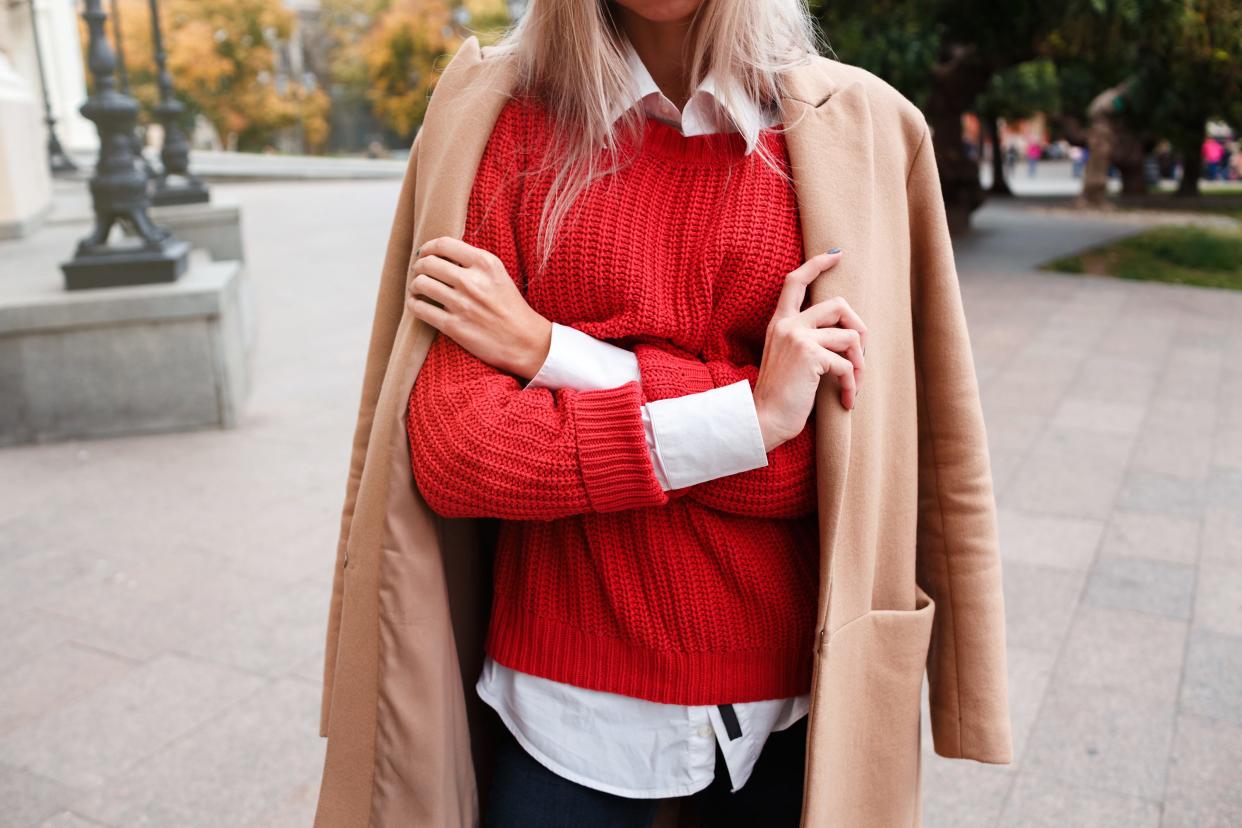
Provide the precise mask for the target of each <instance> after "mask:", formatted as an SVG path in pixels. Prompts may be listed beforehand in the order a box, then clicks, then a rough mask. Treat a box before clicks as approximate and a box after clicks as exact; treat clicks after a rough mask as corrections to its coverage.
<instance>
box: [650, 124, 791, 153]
mask: <svg viewBox="0 0 1242 828" xmlns="http://www.w3.org/2000/svg"><path fill="white" fill-rule="evenodd" d="M777 126H778V127H779V126H780V125H779V124H778V125H777ZM782 138H783V135H782V133H779V132H774V131H773V130H770V129H765V130H762V131H761V132H760V133H759V143H760V144H766V145H767V146H768V148H769V150H774V149H775V148H776V145H777V144H778V142H779V141H780V140H781V139H782ZM640 140H641V141H642V146H641V147H640V148H636V149H638V151H640V152H642V153H645V154H651V155H655V156H659V157H660V158H663V159H665V160H668V161H672V162H674V163H683V164H738V163H741V162H743V161H745V160H746V159H747V158H749V157H750V156H748V155H747V154H746V139H745V137H743V135H742V134H741V133H740V132H713V133H707V134H704V135H689V136H687V135H683V134H682V132H681V130H680V129H678V128H677V127H675V126H672V125H671V124H668V123H665V122H664V121H661V120H659V119H657V118H652V117H650V116H648V117H646V118H644V119H643V130H642V137H641V139H640ZM757 151H758V147H757V146H756V148H755V150H752V152H751V155H755V154H756V152H757Z"/></svg>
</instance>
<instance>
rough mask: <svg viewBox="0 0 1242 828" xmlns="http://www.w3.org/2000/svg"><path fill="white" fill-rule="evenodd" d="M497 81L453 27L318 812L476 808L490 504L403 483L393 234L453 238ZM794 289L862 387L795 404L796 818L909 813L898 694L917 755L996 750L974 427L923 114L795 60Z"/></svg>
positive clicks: (791, 95) (360, 816) (497, 70)
mask: <svg viewBox="0 0 1242 828" xmlns="http://www.w3.org/2000/svg"><path fill="white" fill-rule="evenodd" d="M514 81H515V77H514V73H513V70H512V66H511V64H510V63H509V62H508V61H507V60H505V59H503V58H499V57H496V58H489V57H488V55H487V50H482V49H480V47H479V44H478V41H477V39H476V38H474V37H471V38H469V39H468V40H467V41H466V42H465V43H464V44H463V45H462V46H461V47H460V49H459V50H458V52H457V53H456V54H455V55H454V57H453V60H452V61H451V62H450V63H449V65H448V67H447V68H446V69H445V71H444V74H443V75H442V77H441V78H440V80H439V82H438V84H437V87H436V90H435V93H434V94H433V96H432V100H431V104H430V107H429V109H428V112H427V116H426V119H425V121H424V125H423V128H422V130H421V131H420V132H419V134H418V137H417V138H416V140H415V142H414V146H413V148H412V151H411V155H410V160H409V165H408V167H407V170H406V175H405V179H404V181H403V184H402V188H401V192H400V195H399V197H398V204H397V209H396V214H395V216H394V220H393V224H392V228H391V232H390V236H389V244H388V248H387V251H386V254H385V260H384V266H383V270H382V273H381V279H380V287H379V295H378V297H377V302H376V313H375V319H374V323H373V328H372V336H371V342H370V347H369V350H368V356H367V365H366V371H365V374H364V378H363V389H362V399H361V404H360V407H359V416H358V425H357V428H356V430H355V435H354V448H353V454H352V458H351V464H350V469H349V475H348V482H347V486H346V497H345V506H344V509H343V510H342V522H341V533H340V538H339V542H338V549H337V555H336V566H335V570H334V578H333V590H332V599H331V605H330V610H329V618H328V632H327V648H326V654H325V664H324V692H323V705H322V711H321V721H320V733H321V735H323V736H326V737H327V739H328V743H327V753H326V757H325V762H324V775H323V783H322V786H321V789H320V796H319V805H318V810H317V813H316V821H315V824H316V826H320V828H338V826H339V827H340V828H345V827H346V826H351V827H352V826H358V827H359V828H361V826H379V827H380V828H387V827H388V826H411V825H413V826H435V828H441V826H459V825H460V826H473V825H476V824H477V822H478V819H479V807H480V789H481V786H482V784H483V783H485V781H486V773H487V768H488V761H487V760H488V758H489V756H490V746H491V741H492V736H493V734H492V733H490V732H489V731H488V729H487V727H486V726H485V724H484V723H485V722H486V721H488V719H487V717H485V716H483V715H482V713H483V709H482V707H481V702H480V701H479V700H478V698H477V696H476V694H474V693H473V692H472V689H471V688H472V687H473V682H474V679H475V677H477V675H478V671H479V667H480V665H481V663H482V658H483V647H482V642H483V637H484V633H485V632H486V625H487V614H488V611H489V609H490V601H491V592H490V589H491V576H490V571H491V570H490V560H491V549H492V540H493V536H494V533H493V531H492V530H493V529H494V522H493V521H489V520H484V519H477V520H448V519H444V518H440V517H439V516H437V515H435V514H434V513H432V512H431V511H430V509H429V508H428V507H427V506H426V504H425V503H424V502H423V500H422V499H421V497H420V496H419V494H418V490H417V487H416V485H415V484H414V481H413V477H412V474H411V472H410V464H409V455H408V452H409V446H408V444H407V438H406V433H405V428H404V416H403V414H404V408H405V404H406V402H407V400H408V397H409V392H410V389H411V388H412V386H413V383H414V380H415V377H416V376H417V373H418V369H419V367H420V366H421V364H422V361H423V358H424V357H425V356H426V353H427V348H428V346H429V345H430V343H431V340H432V338H433V336H434V335H435V331H434V330H432V329H430V328H429V327H427V326H426V325H424V324H422V323H420V322H418V321H417V320H415V319H413V318H412V317H411V316H409V315H408V314H406V313H405V312H404V295H405V290H406V284H407V280H408V278H409V265H410V262H411V260H412V254H413V250H414V248H415V247H416V246H417V245H418V244H421V243H422V242H423V241H426V240H428V239H431V238H434V237H436V236H441V235H449V236H455V237H458V238H460V237H461V235H462V232H463V230H464V227H465V219H466V205H467V201H468V197H469V193H470V188H471V186H472V184H473V180H474V174H475V171H476V170H477V167H478V163H479V159H480V158H481V156H482V153H483V149H484V147H485V145H486V141H487V138H488V136H489V135H490V133H491V129H492V126H493V125H494V123H495V121H496V118H497V117H498V115H499V113H500V110H501V108H502V107H503V105H504V103H505V101H506V96H507V93H508V92H509V90H510V89H512V87H513V84H514ZM781 103H782V107H783V114H784V121H785V123H786V124H788V125H790V130H789V132H788V134H787V136H786V141H787V147H788V151H789V155H790V161H791V165H792V169H793V176H794V184H795V189H796V192H797V198H798V206H799V213H800V219H801V224H802V232H803V238H804V246H805V250H806V253H807V256H808V257H809V256H810V255H813V254H814V253H816V252H819V251H821V250H824V249H826V248H827V247H831V246H833V245H838V246H840V247H842V248H844V249H845V251H846V253H845V256H844V258H843V260H842V262H841V263H840V264H839V265H838V266H837V267H835V268H834V269H832V270H831V271H828V272H826V273H825V274H824V275H823V276H821V277H820V279H819V280H817V281H816V282H815V283H814V284H813V285H812V288H811V297H812V299H813V300H816V301H818V300H821V299H824V298H827V297H830V296H836V295H840V296H844V297H845V298H846V299H847V300H848V301H849V302H850V304H851V305H852V306H853V307H854V308H856V309H857V310H858V311H859V313H860V314H861V316H862V317H863V318H864V319H865V320H867V323H868V327H869V344H868V353H867V362H868V367H867V370H868V381H867V383H866V386H865V390H864V393H863V394H862V396H861V397H860V400H859V404H858V406H856V408H855V409H854V410H853V411H852V412H847V411H845V410H844V409H843V408H841V406H840V405H839V404H838V403H837V402H836V392H835V390H833V389H831V388H829V387H828V386H829V384H828V383H825V386H824V388H823V389H822V390H821V396H820V399H819V400H818V402H817V405H816V416H815V424H814V427H815V428H816V441H817V447H816V451H817V484H818V488H819V516H820V545H821V578H820V597H819V623H818V626H817V631H818V635H817V637H816V641H815V645H814V654H813V657H814V663H815V667H814V679H813V688H812V706H811V713H810V729H809V742H808V749H807V776H806V783H807V784H806V796H805V799H804V810H803V825H804V826H837V825H840V826H847V825H848V826H852V825H868V826H889V825H893V826H903V827H904V826H917V825H919V824H920V823H921V807H920V772H919V770H920V769H919V756H920V715H921V714H920V693H921V687H922V682H923V675H924V673H925V672H926V674H927V676H928V679H929V689H930V697H931V711H932V721H931V725H932V733H933V737H934V746H935V750H936V751H937V752H938V753H940V754H942V755H945V756H954V757H960V758H970V759H975V760H978V761H984V762H1001V763H1003V762H1008V761H1010V758H1011V747H1010V733H1009V719H1008V710H1007V701H1006V681H1005V658H1004V614H1003V603H1002V599H1001V593H1000V583H1001V582H1000V569H999V555H998V552H997V546H996V531H995V507H994V501H993V499H992V488H991V476H990V470H989V467H988V458H987V447H986V435H985V433H984V428H983V421H982V414H981V410H980V406H979V398H978V389H977V387H976V384H975V378H974V369H973V363H972V362H971V355H970V347H969V340H968V338H967V335H966V328H965V318H964V315H963V314H962V308H961V300H960V294H959V292H958V287H957V280H956V273H955V271H954V269H953V261H952V249H951V247H949V245H948V234H947V226H946V225H945V223H944V213H943V206H942V204H941V203H940V201H939V196H940V193H939V183H938V179H937V177H936V170H935V162H934V158H932V156H931V149H930V141H928V140H926V125H925V122H924V121H923V119H922V116H921V114H919V113H918V111H917V109H915V108H914V107H913V106H912V105H910V104H909V102H908V101H906V100H905V99H904V98H902V97H901V96H900V95H898V94H897V93H896V92H895V91H894V90H892V89H891V87H888V86H887V85H886V84H883V82H882V81H879V80H878V79H877V78H875V77H874V76H872V75H869V74H867V73H865V72H863V71H862V70H858V69H855V68H853V67H848V66H845V65H843V64H839V63H836V62H833V61H829V60H827V59H824V58H816V59H814V60H812V61H811V62H810V63H808V64H807V65H806V66H804V67H800V68H799V69H796V70H794V71H792V72H791V73H790V74H789V75H788V76H787V89H786V94H785V97H784V98H783V99H782V101H781Z"/></svg>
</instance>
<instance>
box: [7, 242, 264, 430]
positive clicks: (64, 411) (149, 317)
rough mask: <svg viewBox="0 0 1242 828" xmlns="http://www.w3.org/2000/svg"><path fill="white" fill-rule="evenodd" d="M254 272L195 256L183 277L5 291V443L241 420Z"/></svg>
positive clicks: (237, 264) (247, 376) (247, 377)
mask: <svg viewBox="0 0 1242 828" xmlns="http://www.w3.org/2000/svg"><path fill="white" fill-rule="evenodd" d="M243 276H244V274H243V270H242V265H241V263H240V262H212V261H209V260H207V258H206V257H205V256H202V255H195V256H193V257H192V258H191V262H190V267H189V270H188V271H187V272H186V274H185V275H184V276H182V277H181V279H179V280H177V281H176V282H173V283H168V284H158V285H134V286H128V287H120V288H107V289H100V290H88V291H77V292H74V293H68V292H65V291H58V292H47V293H42V294H35V295H30V296H6V297H0V445H13V444H17V443H31V442H48V441H54V440H62V439H70V438H90V437H105V436H117V435H122V434H141V433H150V432H161V431H179V430H184V429H190V428H201V427H209V426H218V427H231V426H233V425H235V424H236V422H237V419H238V415H239V412H240V408H241V405H242V403H243V401H244V399H245V397H246V394H247V391H248V389H249V385H250V372H249V351H250V344H251V341H252V339H253V335H252V334H249V335H248V329H252V328H253V319H254V313H253V309H252V307H251V299H250V296H249V291H248V289H247V283H246V280H245V279H244V278H243Z"/></svg>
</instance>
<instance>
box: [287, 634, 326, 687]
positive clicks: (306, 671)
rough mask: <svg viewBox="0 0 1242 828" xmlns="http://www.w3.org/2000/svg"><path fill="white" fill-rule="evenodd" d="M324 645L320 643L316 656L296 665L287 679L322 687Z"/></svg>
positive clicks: (322, 642) (308, 657)
mask: <svg viewBox="0 0 1242 828" xmlns="http://www.w3.org/2000/svg"><path fill="white" fill-rule="evenodd" d="M324 633H325V634H326V633H327V629H326V627H325V629H324ZM324 644H325V642H324V641H320V642H319V646H318V647H317V648H316V650H315V653H314V655H311V656H307V657H306V658H304V659H302V660H301V661H299V662H298V663H297V664H296V665H294V667H293V669H292V670H290V671H289V672H288V673H286V674H285V677H286V678H290V679H297V680H298V681H305V682H308V683H310V684H312V685H314V686H315V687H316V688H318V687H320V686H322V684H323V662H324V658H323V656H324V653H323V648H324Z"/></svg>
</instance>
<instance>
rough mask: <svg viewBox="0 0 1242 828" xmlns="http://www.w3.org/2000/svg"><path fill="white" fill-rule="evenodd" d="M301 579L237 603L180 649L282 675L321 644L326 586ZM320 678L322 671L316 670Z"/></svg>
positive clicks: (230, 663)
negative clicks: (267, 595) (269, 596)
mask: <svg viewBox="0 0 1242 828" xmlns="http://www.w3.org/2000/svg"><path fill="white" fill-rule="evenodd" d="M324 580H326V579H321V582H320V583H316V584H310V583H306V582H302V583H297V584H290V585H288V586H281V587H278V588H277V590H276V591H275V592H274V593H273V594H274V596H275V597H276V598H277V600H258V601H255V602H253V603H251V604H248V605H246V606H243V607H241V608H240V609H239V610H238V611H237V612H236V613H235V614H233V615H232V616H231V617H230V618H229V619H228V620H227V621H225V622H224V623H222V624H217V625H213V626H212V628H211V629H210V630H208V631H207V632H205V633H203V634H202V635H201V636H198V637H196V638H194V639H193V640H192V641H189V642H187V643H186V644H185V645H183V646H182V647H181V648H180V649H181V650H182V651H183V652H185V653H187V654H189V655H191V656H195V657H197V658H201V659H205V660H207V661H213V662H216V663H218V664H226V665H229V666H232V667H237V668H239V669H242V670H247V671H249V672H252V673H258V674H261V675H265V676H269V677H273V678H274V677H277V676H280V675H283V674H285V673H288V672H290V671H292V670H294V669H296V668H297V667H298V665H299V664H301V663H302V662H304V661H306V659H307V658H308V657H312V656H314V655H315V654H316V653H322V650H323V645H324V631H325V622H324V617H325V616H324V613H325V612H326V609H327V607H328V603H329V597H330V595H331V586H330V585H329V584H326V583H323V581H324ZM320 675H321V676H322V673H321V674H320Z"/></svg>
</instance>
